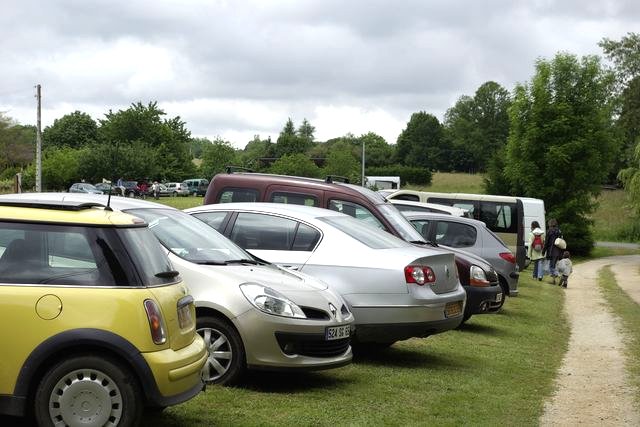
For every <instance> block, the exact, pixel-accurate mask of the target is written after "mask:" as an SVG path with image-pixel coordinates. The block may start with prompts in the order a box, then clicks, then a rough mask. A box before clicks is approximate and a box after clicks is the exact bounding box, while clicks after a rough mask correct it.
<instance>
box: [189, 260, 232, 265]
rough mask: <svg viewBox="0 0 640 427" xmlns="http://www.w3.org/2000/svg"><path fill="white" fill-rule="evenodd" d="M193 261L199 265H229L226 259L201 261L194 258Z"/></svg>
mask: <svg viewBox="0 0 640 427" xmlns="http://www.w3.org/2000/svg"><path fill="white" fill-rule="evenodd" d="M191 262H193V263H196V264H199V265H227V263H226V261H199V260H193V261H191Z"/></svg>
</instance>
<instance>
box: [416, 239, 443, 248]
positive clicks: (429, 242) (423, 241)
mask: <svg viewBox="0 0 640 427" xmlns="http://www.w3.org/2000/svg"><path fill="white" fill-rule="evenodd" d="M409 243H413V244H414V245H423V246H424V245H429V246H433V247H434V248H437V247H438V244H437V243H436V242H432V241H431V240H427V241H425V240H411V241H410V242H409Z"/></svg>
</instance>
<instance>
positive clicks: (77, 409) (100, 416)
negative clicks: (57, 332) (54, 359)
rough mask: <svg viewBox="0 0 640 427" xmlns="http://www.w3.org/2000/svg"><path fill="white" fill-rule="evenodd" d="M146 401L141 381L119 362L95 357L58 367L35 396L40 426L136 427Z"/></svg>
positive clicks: (73, 359) (69, 360)
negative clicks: (142, 394)
mask: <svg viewBox="0 0 640 427" xmlns="http://www.w3.org/2000/svg"><path fill="white" fill-rule="evenodd" d="M143 406H144V402H143V400H142V397H141V394H140V388H139V386H138V384H137V381H136V380H135V378H134V377H133V376H132V374H131V372H130V371H129V369H126V368H125V367H124V366H122V365H121V364H120V363H119V362H116V361H115V360H112V359H110V358H106V357H97V356H93V355H85V356H76V357H73V358H70V359H67V360H64V361H62V362H59V363H57V364H55V365H54V366H53V367H52V368H51V369H50V370H49V371H48V372H47V373H46V374H45V375H44V377H43V379H42V381H41V382H40V384H39V386H38V388H37V390H36V394H35V411H34V412H35V417H36V422H37V423H38V425H40V426H58V425H66V426H70V427H74V426H85V427H87V426H96V427H97V426H104V425H112V426H118V427H128V426H136V425H138V424H139V423H140V417H141V415H142V409H143Z"/></svg>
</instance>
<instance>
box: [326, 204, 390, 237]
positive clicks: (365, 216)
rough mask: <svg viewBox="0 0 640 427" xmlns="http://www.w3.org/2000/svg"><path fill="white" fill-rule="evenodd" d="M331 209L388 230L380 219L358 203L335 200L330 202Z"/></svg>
mask: <svg viewBox="0 0 640 427" xmlns="http://www.w3.org/2000/svg"><path fill="white" fill-rule="evenodd" d="M329 209H331V210H333V211H337V212H342V213H343V214H347V215H349V216H352V217H354V218H356V219H360V220H363V221H365V222H367V223H368V224H370V225H373V226H375V227H378V228H380V229H381V230H386V228H385V227H384V225H382V223H381V222H380V221H378V218H376V217H375V215H373V214H372V213H371V211H370V210H369V209H367V208H365V207H364V206H361V205H359V204H357V203H353V202H347V201H344V200H336V199H333V200H330V201H329Z"/></svg>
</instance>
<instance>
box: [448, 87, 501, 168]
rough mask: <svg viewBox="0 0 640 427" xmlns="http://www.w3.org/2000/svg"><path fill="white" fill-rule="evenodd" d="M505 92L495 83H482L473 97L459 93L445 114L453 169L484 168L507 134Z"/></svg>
mask: <svg viewBox="0 0 640 427" xmlns="http://www.w3.org/2000/svg"><path fill="white" fill-rule="evenodd" d="M510 102H511V99H510V96H509V92H508V91H507V90H506V89H504V88H503V87H502V86H500V85H499V84H498V83H496V82H492V81H489V82H486V83H484V84H482V85H481V86H480V87H479V88H478V90H476V93H475V95H474V96H473V97H469V96H462V97H460V99H459V100H458V102H457V103H456V105H455V106H454V107H452V108H450V109H449V110H448V111H447V113H446V115H445V127H446V130H447V136H448V138H449V139H450V141H451V144H452V149H453V151H452V157H451V159H452V160H454V161H455V163H454V166H453V167H454V169H456V170H459V171H470V170H473V171H478V170H479V171H484V170H486V169H487V167H488V165H489V162H490V160H491V159H492V158H493V157H494V156H495V154H496V152H497V151H498V150H500V149H501V148H503V147H504V146H505V145H506V142H507V136H508V135H509V115H508V113H507V110H508V108H509V105H510Z"/></svg>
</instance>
